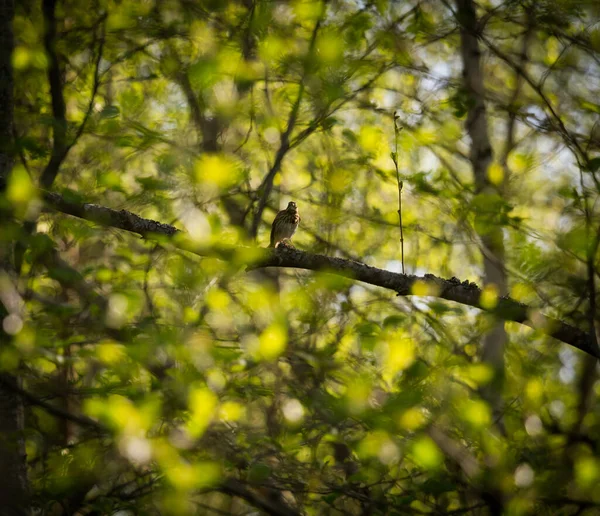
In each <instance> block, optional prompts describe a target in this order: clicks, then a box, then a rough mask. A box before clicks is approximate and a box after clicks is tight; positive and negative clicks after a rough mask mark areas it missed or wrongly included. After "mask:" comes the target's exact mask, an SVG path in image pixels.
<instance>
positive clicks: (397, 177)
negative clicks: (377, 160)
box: [392, 112, 404, 274]
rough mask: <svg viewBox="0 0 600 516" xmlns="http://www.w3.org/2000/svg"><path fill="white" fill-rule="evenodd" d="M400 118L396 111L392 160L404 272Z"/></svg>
mask: <svg viewBox="0 0 600 516" xmlns="http://www.w3.org/2000/svg"><path fill="white" fill-rule="evenodd" d="M398 118H400V117H399V116H398V115H397V114H396V113H395V112H394V152H392V161H393V162H394V166H395V167H396V180H397V181H398V219H399V224H400V256H401V259H402V274H404V229H403V227H402V188H403V187H404V182H403V181H402V180H401V179H400V170H399V169H398V134H399V133H400V131H401V130H402V128H401V127H398Z"/></svg>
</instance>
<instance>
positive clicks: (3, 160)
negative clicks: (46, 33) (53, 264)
mask: <svg viewBox="0 0 600 516" xmlns="http://www.w3.org/2000/svg"><path fill="white" fill-rule="evenodd" d="M14 12H15V4H14V0H0V196H2V195H3V194H4V190H5V186H6V184H7V180H8V175H9V173H10V171H11V169H12V166H13V156H14V141H13V74H12V64H11V58H12V52H13V47H14V40H13V29H12V22H13V18H14ZM8 216H9V213H8V212H7V210H6V209H5V208H4V207H2V208H0V219H1V220H0V225H1V226H4V227H6V225H5V223H6V219H7V217H8ZM11 265H12V264H11V255H10V253H9V252H8V250H7V249H3V250H1V251H0V273H1V272H3V273H4V276H5V277H7V275H6V273H7V272H9V271H11V270H12V266H11ZM0 288H2V287H1V286H0ZM7 314H8V311H7V309H6V307H5V306H4V305H3V304H2V303H1V302H0V322H1V321H3V320H4V318H5V317H6V315H7ZM9 344H10V336H9V335H8V334H7V333H5V332H4V330H3V328H2V325H0V348H2V347H4V346H7V345H9ZM0 376H1V377H2V380H3V382H2V383H10V384H17V383H18V378H16V377H14V376H13V375H10V374H7V373H0ZM23 429H24V417H23V403H22V401H21V399H20V398H19V396H17V395H16V394H15V393H14V392H11V391H10V390H8V389H5V388H2V387H1V386H0V479H1V480H0V513H1V514H2V515H6V516H13V515H19V516H20V515H23V514H29V485H28V482H27V463H26V456H25V439H24V435H23Z"/></svg>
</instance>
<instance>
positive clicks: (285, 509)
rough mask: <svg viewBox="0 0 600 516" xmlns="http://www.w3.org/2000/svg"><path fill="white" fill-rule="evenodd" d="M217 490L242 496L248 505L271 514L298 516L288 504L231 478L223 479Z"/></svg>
mask: <svg viewBox="0 0 600 516" xmlns="http://www.w3.org/2000/svg"><path fill="white" fill-rule="evenodd" d="M219 491H221V492H222V493H225V494H228V495H231V496H237V497H239V498H242V499H243V500H245V501H246V502H248V503H249V504H250V505H252V506H254V507H256V508H258V509H261V510H262V511H264V512H266V513H267V514H270V515H271V516H300V513H299V512H298V511H296V510H295V509H293V508H291V507H289V506H288V505H284V504H283V503H281V502H278V501H275V500H270V499H268V498H265V497H263V496H260V495H259V494H257V493H255V492H254V491H252V490H251V489H248V488H247V487H246V486H245V485H244V484H242V483H241V482H240V481H238V480H235V479H233V478H228V479H227V480H225V482H223V484H222V485H221V486H220V487H219Z"/></svg>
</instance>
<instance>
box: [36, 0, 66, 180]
mask: <svg viewBox="0 0 600 516" xmlns="http://www.w3.org/2000/svg"><path fill="white" fill-rule="evenodd" d="M42 6H43V12H44V23H45V32H44V49H45V50H46V54H47V55H48V59H49V61H50V65H49V66H48V82H49V83H50V96H51V97H52V115H53V116H54V121H53V125H52V127H53V142H52V155H51V157H50V161H49V162H48V165H46V168H45V169H44V171H43V172H42V175H41V177H40V184H41V185H42V186H43V187H44V188H50V187H51V186H52V183H54V179H56V175H57V174H58V169H59V167H60V164H61V163H62V161H63V160H64V159H65V156H66V155H67V118H66V111H67V110H66V106H65V98H64V94H63V87H62V86H63V85H62V77H61V71H60V65H59V63H58V56H57V54H56V12H55V11H56V0H44V1H43V3H42Z"/></svg>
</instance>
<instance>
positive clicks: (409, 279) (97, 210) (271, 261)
mask: <svg viewBox="0 0 600 516" xmlns="http://www.w3.org/2000/svg"><path fill="white" fill-rule="evenodd" d="M42 198H43V199H44V200H45V201H46V203H47V205H48V206H50V207H52V208H54V209H55V210H57V211H60V212H63V213H66V214H69V215H73V216H75V217H79V218H81V219H85V220H88V221H91V222H95V223H98V224H101V225H103V226H110V227H114V228H118V229H122V230H125V231H130V232H132V233H136V234H138V235H141V236H143V237H145V238H148V239H152V240H156V241H159V242H167V241H168V242H170V243H171V244H172V245H174V246H177V247H178V248H180V249H184V250H186V251H189V252H192V253H195V254H197V255H200V256H215V257H218V258H221V259H224V260H229V261H232V262H233V263H235V264H239V265H247V266H248V267H249V268H261V267H291V268H297V269H306V270H313V271H325V272H328V273H330V274H335V275H337V276H343V277H346V278H350V279H353V280H357V281H362V282H364V283H368V284H370V285H374V286H378V287H382V288H385V289H388V290H393V291H394V292H396V293H397V294H398V295H400V296H409V295H413V287H414V286H415V284H416V283H417V282H420V283H421V284H424V285H425V286H426V287H427V289H426V290H427V295H428V296H431V297H438V298H441V299H446V300H448V301H454V302H457V303H460V304H462V305H466V306H472V307H476V308H480V309H481V310H484V311H487V312H490V313H492V314H494V315H496V316H497V317H499V318H500V319H504V320H507V321H515V322H518V323H521V324H525V325H527V326H530V327H532V328H536V329H538V330H539V331H541V332H542V333H544V334H546V335H549V336H551V337H554V338H555V339H557V340H560V341H562V342H564V343H565V344H569V345H571V346H573V347H575V348H577V349H580V350H582V351H585V352H586V353H589V354H590V355H592V356H594V357H597V358H600V350H598V349H597V348H596V347H595V345H594V343H593V342H592V341H591V340H590V337H589V333H588V332H586V331H584V330H581V329H579V328H577V327H575V326H572V325H570V324H567V323H565V322H563V321H560V320H558V319H554V318H551V317H546V316H544V315H542V314H541V313H539V310H538V309H533V308H531V307H529V306H527V305H524V304H522V303H519V302H517V301H515V300H514V299H511V298H509V297H508V296H501V297H499V298H498V302H497V303H496V304H495V306H490V305H488V304H485V303H482V301H481V294H482V291H481V289H480V288H479V287H478V286H477V285H475V284H474V283H470V282H468V281H462V282H461V281H460V280H458V279H456V278H452V279H443V278H439V277H437V276H434V275H433V274H426V275H425V276H412V275H408V274H398V273H395V272H390V271H386V270H383V269H378V268H376V267H371V266H369V265H366V264H364V263H361V262H357V261H353V260H345V259H342V258H334V257H329V256H323V255H319V254H312V253H307V252H305V251H300V250H297V249H286V248H281V249H279V248H278V249H264V248H256V247H254V248H252V247H225V246H207V245H200V244H198V243H196V242H194V241H193V240H191V239H190V238H189V237H188V236H187V235H186V233H184V232H183V231H180V230H178V229H177V228H175V227H174V226H171V225H170V224H164V223H161V222H157V221H155V220H150V219H145V218H143V217H140V216H138V215H136V214H134V213H131V212H129V211H126V210H120V211H116V210H112V209H110V208H107V207H105V206H100V205H97V204H82V203H77V202H74V201H67V200H65V199H64V198H62V197H61V196H60V195H58V194H56V193H50V192H43V193H42Z"/></svg>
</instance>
